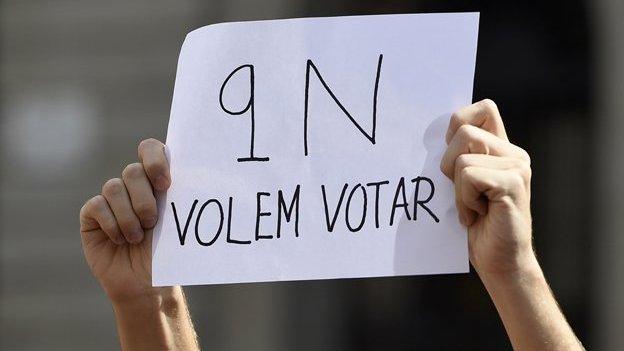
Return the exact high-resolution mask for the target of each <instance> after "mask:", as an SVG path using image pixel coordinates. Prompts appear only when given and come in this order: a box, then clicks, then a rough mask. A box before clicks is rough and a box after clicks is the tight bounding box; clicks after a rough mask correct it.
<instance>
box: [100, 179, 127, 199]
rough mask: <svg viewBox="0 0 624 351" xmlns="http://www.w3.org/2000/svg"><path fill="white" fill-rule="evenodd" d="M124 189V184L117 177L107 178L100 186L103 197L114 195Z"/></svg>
mask: <svg viewBox="0 0 624 351" xmlns="http://www.w3.org/2000/svg"><path fill="white" fill-rule="evenodd" d="M123 191H125V185H124V183H123V181H122V180H121V179H119V178H113V179H109V180H108V181H106V183H104V185H103V186H102V195H104V196H105V197H109V196H116V195H119V194H121V193H122V192H123Z"/></svg>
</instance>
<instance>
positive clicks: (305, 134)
mask: <svg viewBox="0 0 624 351" xmlns="http://www.w3.org/2000/svg"><path fill="white" fill-rule="evenodd" d="M382 61H383V54H380V55H379V60H378V62H377V74H376V76H375V89H374V92H373V127H372V131H371V133H370V134H368V133H367V132H366V131H365V130H364V129H363V128H362V127H361V126H360V125H359V124H358V122H357V121H356V120H355V119H354V118H353V116H351V114H350V113H349V111H347V109H346V108H345V107H344V106H343V105H342V103H341V102H340V100H338V98H337V97H336V95H334V92H333V91H332V90H331V88H330V87H329V85H327V82H325V79H323V77H322V76H321V73H320V72H319V70H318V68H316V65H314V62H312V60H308V62H307V64H306V82H305V105H304V112H303V150H304V155H306V156H307V155H308V102H309V101H308V100H309V98H308V96H309V92H310V68H312V69H313V70H314V73H315V74H316V76H317V77H318V79H319V81H320V82H321V84H323V87H324V88H325V90H326V91H327V92H328V93H329V95H330V96H331V97H332V99H333V100H334V102H335V103H336V104H337V105H338V107H340V109H341V110H342V112H344V114H345V115H347V117H348V118H349V120H350V121H351V122H352V123H353V124H354V125H355V127H356V128H357V129H358V130H359V131H360V133H362V134H363V135H364V136H365V137H366V139H368V140H369V141H370V142H371V143H372V144H375V132H376V128H377V92H378V90H379V77H380V75H381V63H382Z"/></svg>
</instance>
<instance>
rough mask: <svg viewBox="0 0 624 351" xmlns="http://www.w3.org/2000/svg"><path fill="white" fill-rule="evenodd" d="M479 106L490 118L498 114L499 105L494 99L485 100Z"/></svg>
mask: <svg viewBox="0 0 624 351" xmlns="http://www.w3.org/2000/svg"><path fill="white" fill-rule="evenodd" d="M479 105H481V108H483V110H484V111H485V113H487V114H488V115H490V116H494V115H497V114H498V105H496V103H495V102H494V100H492V99H483V100H481V101H479Z"/></svg>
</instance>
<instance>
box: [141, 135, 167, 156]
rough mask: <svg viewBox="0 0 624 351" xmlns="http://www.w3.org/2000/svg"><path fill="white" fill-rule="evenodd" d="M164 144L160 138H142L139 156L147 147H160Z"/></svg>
mask: <svg viewBox="0 0 624 351" xmlns="http://www.w3.org/2000/svg"><path fill="white" fill-rule="evenodd" d="M161 145H162V143H161V142H160V141H159V140H158V139H154V138H148V139H145V140H142V141H141V142H140V143H139V147H138V151H139V156H140V155H141V154H142V153H143V151H144V150H145V149H146V148H150V147H160V146H161Z"/></svg>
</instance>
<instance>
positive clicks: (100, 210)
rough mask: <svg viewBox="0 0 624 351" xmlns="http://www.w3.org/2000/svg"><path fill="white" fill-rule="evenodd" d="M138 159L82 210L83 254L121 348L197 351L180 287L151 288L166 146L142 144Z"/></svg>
mask: <svg viewBox="0 0 624 351" xmlns="http://www.w3.org/2000/svg"><path fill="white" fill-rule="evenodd" d="M139 159H140V162H139V163H133V164H130V165H128V166H127V167H126V168H125V169H124V171H123V173H122V176H121V178H114V179H110V180H109V181H107V182H106V183H105V184H104V186H103V187H102V193H101V194H100V195H97V196H95V197H93V198H91V199H90V200H88V201H87V202H86V203H85V204H84V206H83V207H82V209H81V210H80V232H81V237H82V248H83V251H84V255H85V258H86V260H87V263H88V264H89V267H90V268H91V273H92V274H93V275H94V276H95V278H97V280H98V281H99V283H100V285H101V286H102V288H103V289H104V291H105V292H106V294H107V295H108V297H109V299H110V300H111V303H112V305H113V310H114V311H115V317H116V320H117V331H118V334H119V341H120V343H121V348H122V349H123V350H199V345H198V342H197V337H196V335H195V330H194V329H193V323H192V321H191V317H190V315H189V312H188V308H187V304H186V301H185V298H184V294H183V292H182V288H180V287H165V288H154V287H152V228H153V227H154V225H155V224H156V221H157V220H158V211H157V209H156V199H155V197H154V190H153V189H156V190H166V189H167V188H168V187H169V184H170V182H171V177H170V175H169V164H168V162H167V159H166V157H165V153H164V145H163V144H162V143H161V142H160V141H157V140H154V139H149V140H144V141H143V142H141V144H140V145H139Z"/></svg>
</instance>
